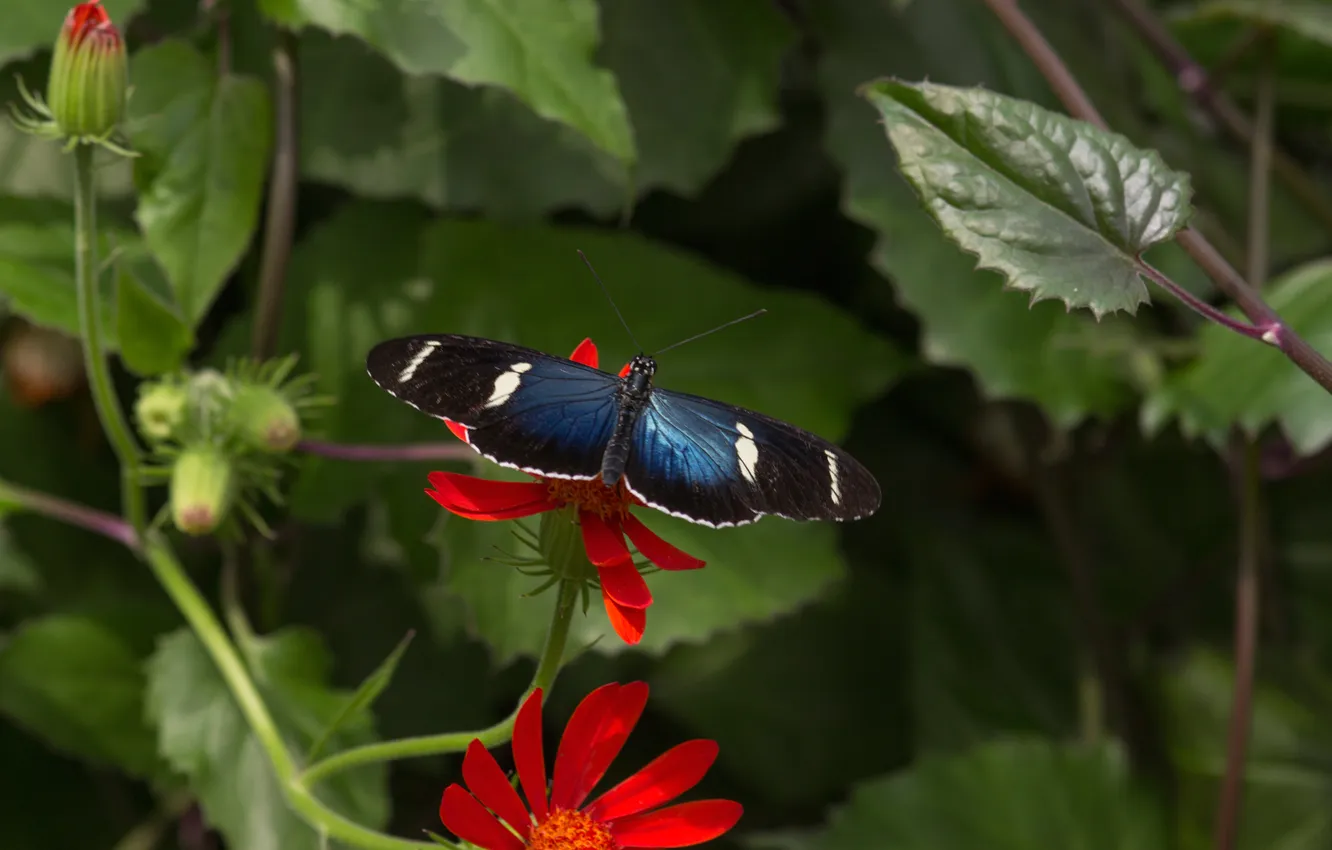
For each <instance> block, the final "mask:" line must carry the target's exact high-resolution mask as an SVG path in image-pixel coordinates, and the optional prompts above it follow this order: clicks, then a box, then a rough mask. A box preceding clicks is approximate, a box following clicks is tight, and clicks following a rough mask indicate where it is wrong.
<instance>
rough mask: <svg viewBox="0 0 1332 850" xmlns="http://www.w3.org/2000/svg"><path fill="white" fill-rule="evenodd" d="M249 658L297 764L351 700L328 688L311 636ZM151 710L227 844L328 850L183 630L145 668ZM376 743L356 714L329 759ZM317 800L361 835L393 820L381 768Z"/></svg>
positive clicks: (263, 645)
mask: <svg viewBox="0 0 1332 850" xmlns="http://www.w3.org/2000/svg"><path fill="white" fill-rule="evenodd" d="M250 649H251V651H250V652H249V657H250V663H251V668H252V673H253V675H254V677H255V679H256V681H257V683H258V684H259V685H260V688H261V690H262V692H263V695H264V697H265V702H266V703H267V705H268V707H269V710H270V711H271V712H272V713H273V715H274V718H275V719H276V720H277V722H278V726H279V728H280V729H281V731H282V733H283V736H284V738H285V739H286V741H287V744H288V746H289V747H290V748H292V749H293V750H294V753H293V756H294V757H296V758H299V753H301V752H304V751H305V750H306V749H307V748H308V747H309V746H310V744H311V743H313V741H314V740H315V738H316V737H318V736H319V735H320V733H321V732H322V731H323V730H324V729H326V728H327V727H328V724H329V722H330V721H331V720H333V718H334V717H336V716H337V715H338V714H339V712H340V711H341V710H342V708H343V706H344V705H345V703H346V701H347V700H348V699H350V694H348V693H345V692H341V691H335V690H332V689H330V688H329V687H328V685H327V677H328V667H329V663H330V659H329V657H328V654H327V652H326V651H325V650H324V648H323V645H322V644H321V643H320V640H319V637H318V635H316V634H315V633H313V632H310V631H306V630H302V629H294V628H293V629H287V630H284V631H282V632H279V633H277V634H274V635H273V636H271V637H267V638H262V639H259V641H258V643H257V645H255V646H253V647H250ZM147 704H148V714H149V716H150V717H152V719H153V721H154V722H155V723H156V724H157V728H158V746H159V749H160V751H161V753H162V755H163V756H164V757H165V758H166V759H167V761H169V762H170V763H171V766H172V767H173V768H175V769H176V770H178V771H180V772H181V773H183V774H185V776H187V777H188V778H189V780H190V788H191V790H192V791H193V792H194V793H195V794H197V795H198V798H199V802H200V803H201V804H202V806H203V809H204V813H205V814H206V815H207V817H208V821H209V823H211V824H212V825H213V826H215V827H216V828H217V829H219V830H220V831H221V832H222V834H223V835H224V836H226V838H227V841H228V843H230V844H232V845H235V846H237V847H246V848H250V850H303V848H310V850H314V848H320V847H322V846H324V845H323V844H322V843H321V839H320V837H319V836H318V835H317V834H316V832H315V830H314V829H313V828H311V827H310V826H308V825H307V824H306V823H305V822H304V821H303V820H301V819H300V818H299V817H298V816H297V815H296V814H295V813H294V812H292V811H291V810H290V809H288V808H287V806H286V804H285V802H284V801H283V795H282V789H281V788H280V787H279V786H278V784H277V780H276V777H275V776H274V774H273V768H272V765H271V764H270V763H269V760H268V756H267V755H266V754H265V752H264V749H263V747H262V746H261V745H260V744H259V741H258V739H256V738H255V737H254V735H253V734H251V732H250V730H249V727H248V726H247V725H246V723H245V719H244V718H243V716H242V715H241V713H240V710H239V709H238V708H237V706H236V702H235V700H234V699H233V698H232V695H231V692H230V691H229V690H228V689H227V686H226V684H225V683H224V682H223V681H222V678H221V676H220V675H219V674H218V672H217V667H216V665H215V664H214V663H213V660H212V659H211V658H210V657H209V656H208V653H207V652H206V651H205V650H204V648H203V645H202V644H200V643H199V640H198V638H196V637H195V636H194V633H193V632H191V631H189V630H186V629H182V630H180V631H177V632H174V633H172V634H170V635H168V636H166V637H164V638H163V639H162V640H161V642H160V643H159V644H158V648H157V652H156V653H155V654H154V655H153V657H152V659H151V660H150V661H149V663H148V697H147ZM374 737H375V736H374V731H373V721H372V719H371V718H370V716H369V715H368V714H366V713H363V712H362V713H358V714H357V716H356V717H354V718H350V719H349V721H348V722H344V723H343V724H342V725H341V727H340V728H339V730H338V731H337V732H336V733H334V735H333V736H332V741H331V742H332V749H333V750H335V751H336V750H338V749H341V748H344V747H347V746H351V745H355V744H363V743H368V742H370V741H371V740H373V739H374ZM317 793H318V794H319V796H320V797H321V799H323V800H324V801H325V802H326V803H327V804H328V805H329V806H331V807H332V808H334V809H335V810H337V811H338V812H340V813H341V814H343V815H344V816H346V817H349V818H351V819H353V820H355V821H356V822H357V823H360V824H362V825H364V826H368V827H371V828H382V827H383V825H384V823H385V822H386V821H387V820H388V814H389V811H388V810H389V801H388V789H387V775H386V771H385V770H384V768H383V766H382V765H376V766H371V767H366V768H360V769H357V770H354V771H351V772H348V773H345V774H339V775H338V776H335V777H332V778H330V779H329V781H328V782H325V783H323V784H321V785H320V786H319V788H318V790H317Z"/></svg>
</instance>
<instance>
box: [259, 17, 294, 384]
mask: <svg viewBox="0 0 1332 850" xmlns="http://www.w3.org/2000/svg"><path fill="white" fill-rule="evenodd" d="M296 63H297V56H296V35H295V34H294V33H292V32H291V31H290V30H286V29H284V30H281V31H279V32H278V34H277V45H276V46H275V47H274V48H273V89H274V104H273V111H274V129H275V131H276V138H275V139H274V145H273V171H272V173H271V174H270V175H269V178H268V204H267V209H266V212H265V217H264V249H263V255H262V257H261V259H260V263H259V295H258V304H257V305H256V307H255V311H254V331H253V333H252V334H251V339H250V353H251V354H253V355H254V356H255V357H258V358H264V357H271V356H273V352H274V350H275V349H276V347H277V338H278V328H279V327H280V326H281V324H282V302H283V293H284V291H285V288H286V279H287V263H288V261H290V260H291V248H292V241H293V239H294V237H295V233H296V189H297V184H298V183H299V182H300V174H301V162H300V125H299V123H298V113H299V112H300V88H299V82H300V81H299V77H298V76H297V66H296Z"/></svg>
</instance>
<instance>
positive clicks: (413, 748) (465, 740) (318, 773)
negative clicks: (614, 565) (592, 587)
mask: <svg viewBox="0 0 1332 850" xmlns="http://www.w3.org/2000/svg"><path fill="white" fill-rule="evenodd" d="M578 592H579V583H578V582H573V581H562V582H560V594H559V599H557V600H556V602H555V613H554V615H553V616H552V617H551V621H550V628H549V630H547V632H546V645H545V648H543V649H542V651H541V658H540V660H539V661H538V662H537V669H536V674H535V675H534V676H533V677H532V683H531V684H530V685H528V687H527V690H526V691H524V692H523V696H522V698H520V699H519V700H518V705H519V706H521V705H522V704H523V700H525V699H526V698H527V696H528V694H530V693H532V691H534V690H536V689H537V688H541V690H542V692H543V693H544V694H546V695H549V693H550V687H551V685H552V684H553V683H554V681H555V676H556V674H558V673H559V671H560V664H561V662H562V661H563V659H564V646H565V643H566V642H567V641H568V638H569V624H570V622H572V620H573V612H574V608H575V607H576V604H577V602H578ZM517 717H518V710H517V709H516V708H515V709H514V711H513V713H512V714H510V715H509V716H508V717H506V718H504V719H503V720H501V721H500V722H499V723H496V724H495V725H494V726H490V727H488V728H486V729H481V730H478V731H476V732H449V733H445V734H443V735H421V736H419V737H416V738H401V739H399V740H396V741H384V742H382V743H379V744H367V745H365V746H362V747H353V748H352V749H350V750H344V751H343V752H340V753H337V754H335V755H331V756H329V757H328V758H326V759H323V760H321V761H318V762H315V763H314V764H312V765H310V766H309V767H308V768H306V770H305V772H304V773H303V774H301V776H300V777H299V781H300V782H301V783H302V784H304V785H306V786H307V787H309V786H312V785H314V784H315V783H316V782H318V781H320V780H323V779H327V778H328V777H329V776H332V775H333V774H334V773H338V772H340V771H343V770H346V769H348V768H351V767H355V766H357V765H362V764H371V763H374V762H381V761H393V760H394V759H403V758H419V757H421V756H433V755H439V754H441V753H459V752H462V751H463V750H465V749H467V745H468V744H470V743H472V739H473V738H475V739H477V740H479V741H480V742H481V743H482V744H483V745H485V746H487V747H493V746H495V745H497V744H502V743H504V742H505V741H507V740H509V738H510V737H511V736H512V735H513V724H514V721H515V720H516V719H517Z"/></svg>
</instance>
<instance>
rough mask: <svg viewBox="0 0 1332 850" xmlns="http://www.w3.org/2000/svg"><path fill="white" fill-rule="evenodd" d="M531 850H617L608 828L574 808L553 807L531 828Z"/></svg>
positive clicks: (617, 846)
mask: <svg viewBox="0 0 1332 850" xmlns="http://www.w3.org/2000/svg"><path fill="white" fill-rule="evenodd" d="M527 846H528V847H530V848H531V850H620V845H619V844H616V843H615V839H614V838H613V837H611V833H610V830H609V829H607V828H606V827H605V826H603V825H601V824H599V823H597V822H596V821H594V820H592V818H590V817H588V816H587V815H585V814H583V813H582V812H580V811H576V810H574V809H556V810H555V811H553V812H551V813H550V817H549V818H547V819H546V822H545V823H543V824H541V826H538V827H537V828H536V829H535V830H533V831H532V838H531V840H530V841H529V842H528V844H527Z"/></svg>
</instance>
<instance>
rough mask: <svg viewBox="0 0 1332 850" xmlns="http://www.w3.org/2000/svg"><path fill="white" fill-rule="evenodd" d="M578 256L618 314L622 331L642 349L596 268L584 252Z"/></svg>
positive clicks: (636, 346)
mask: <svg viewBox="0 0 1332 850" xmlns="http://www.w3.org/2000/svg"><path fill="white" fill-rule="evenodd" d="M578 256H580V257H582V258H583V262H584V263H587V268H588V270H589V271H590V272H592V277H594V278H596V280H597V285H598V286H600V287H601V293H602V294H603V295H605V296H606V300H607V301H609V302H610V305H611V309H612V310H614V311H615V315H616V316H618V317H619V319H620V324H621V325H624V332H625V333H627V334H629V339H630V340H631V341H632V342H633V344H634V348H637V349H638V350H639V351H642V350H643V346H641V345H639V344H638V338H637V337H635V336H634V332H633V331H631V330H629V323H628V322H626V321H625V320H624V314H623V313H621V312H620V307H619V305H618V304H616V303H615V299H614V298H611V294H610V290H609V289H607V288H606V284H604V283H602V282H601V275H599V274H597V270H596V269H594V268H592V261H591V260H589V259H588V258H587V255H586V254H584V253H583V252H582V251H579V252H578Z"/></svg>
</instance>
